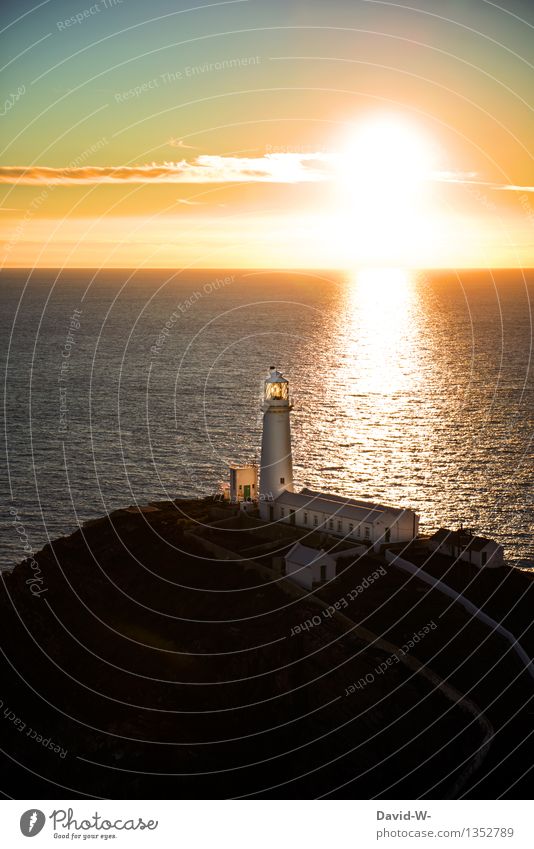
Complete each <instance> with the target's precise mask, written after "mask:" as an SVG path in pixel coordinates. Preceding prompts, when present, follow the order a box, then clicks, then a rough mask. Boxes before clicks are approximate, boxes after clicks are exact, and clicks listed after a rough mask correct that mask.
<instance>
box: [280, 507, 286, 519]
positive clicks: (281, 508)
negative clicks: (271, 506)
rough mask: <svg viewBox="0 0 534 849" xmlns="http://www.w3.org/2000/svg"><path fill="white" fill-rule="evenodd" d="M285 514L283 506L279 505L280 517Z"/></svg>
mask: <svg viewBox="0 0 534 849" xmlns="http://www.w3.org/2000/svg"><path fill="white" fill-rule="evenodd" d="M285 515H286V511H285V508H284V507H280V518H281V519H283V518H284V516H285Z"/></svg>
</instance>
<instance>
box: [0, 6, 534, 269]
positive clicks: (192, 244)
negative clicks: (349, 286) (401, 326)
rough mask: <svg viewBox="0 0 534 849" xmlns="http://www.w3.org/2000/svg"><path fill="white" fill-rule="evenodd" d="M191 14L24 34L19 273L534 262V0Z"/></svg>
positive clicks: (12, 159) (14, 97)
mask: <svg viewBox="0 0 534 849" xmlns="http://www.w3.org/2000/svg"><path fill="white" fill-rule="evenodd" d="M267 6H268V7H269V8H267ZM13 8H15V7H13ZM188 9H190V7H188V6H187V5H182V4H180V3H179V4H178V8H177V5H176V4H175V3H174V4H166V3H165V2H157V3H156V4H153V7H152V9H151V10H150V14H148V13H147V9H146V6H145V4H141V3H137V2H131V3H129V4H128V5H126V4H123V5H122V7H120V8H119V7H116V8H107V9H105V10H104V11H102V12H101V13H99V14H94V15H93V14H92V15H91V16H89V17H87V18H84V19H82V20H79V21H76V22H75V23H74V24H69V25H68V26H67V25H66V24H65V21H66V20H68V19H69V12H70V16H72V14H73V13H72V8H71V5H69V4H65V3H62V2H60V3H59V4H56V5H55V7H54V9H52V10H51V9H49V7H48V6H47V5H46V4H45V6H44V7H43V8H41V9H38V10H36V11H34V12H32V13H29V14H28V15H26V16H25V17H23V19H21V20H20V21H18V22H16V23H14V24H13V26H12V27H11V28H10V29H9V33H8V35H9V42H8V49H7V54H6V55H7V61H8V66H7V67H6V70H5V72H4V98H3V99H4V109H3V110H2V116H1V120H2V127H3V129H4V133H3V135H2V138H3V140H4V141H3V149H2V151H0V202H1V207H0V237H1V242H2V244H1V248H0V262H1V265H2V266H3V267H9V266H19V267H20V266H23V267H32V266H34V265H36V266H53V267H56V266H59V267H63V266H67V267H68V266H84V267H101V266H113V267H126V266H145V267H156V266H165V267H175V266H184V265H193V266H197V267H206V266H213V267H219V266H220V267H299V268H305V267H343V268H346V267H351V266H361V265H363V266H372V265H402V266H415V267H442V266H446V267H465V266H493V267H497V266H506V267H512V266H532V265H534V193H533V186H534V177H533V167H532V156H531V153H530V143H531V139H532V130H533V128H534V121H533V117H532V109H531V107H530V106H529V95H530V93H531V90H532V64H531V61H532V59H533V58H534V57H533V56H532V37H531V33H532V24H531V23H529V22H528V21H527V20H525V18H524V17H523V15H525V14H527V12H528V7H527V6H525V4H523V3H521V2H519V0H518V2H517V3H514V4H510V7H509V8H508V9H507V10H504V9H499V8H498V7H496V6H494V5H493V4H480V3H476V4H475V3H471V2H469V0H468V1H467V2H466V0H463V2H459V0H458V1H456V0H452V2H450V3H448V4H447V14H446V16H445V15H444V11H443V4H439V3H437V2H431V0H428V2H425V3H423V4H422V6H421V8H420V9H419V10H416V9H414V8H411V7H410V6H409V4H408V3H406V4H403V3H399V4H391V3H386V2H372V3H362V4H351V3H348V2H342V0H335V2H333V3H332V4H328V9H325V6H324V4H320V3H318V2H310V3H307V4H301V3H298V2H291V1H290V2H288V3H285V4H282V3H281V2H274V0H273V3H272V5H271V4H259V3H257V2H252V0H242V2H229V3H226V4H220V5H219V6H217V7H216V8H213V9H211V11H210V10H209V9H208V8H206V9H205V10H203V9H200V10H198V11H196V12H195V11H188ZM63 12H64V16H62V13H63ZM15 17H17V16H15V15H13V18H14V19H15ZM529 35H530V38H529ZM5 37H6V34H4V38H5Z"/></svg>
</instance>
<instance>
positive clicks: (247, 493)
mask: <svg viewBox="0 0 534 849" xmlns="http://www.w3.org/2000/svg"><path fill="white" fill-rule="evenodd" d="M243 498H244V499H245V501H250V484H249V483H247V484H245V486H244V487H243Z"/></svg>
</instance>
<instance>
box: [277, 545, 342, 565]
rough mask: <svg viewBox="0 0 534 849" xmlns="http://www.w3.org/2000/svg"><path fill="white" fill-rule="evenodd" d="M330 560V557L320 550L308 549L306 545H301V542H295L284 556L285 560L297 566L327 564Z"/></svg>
mask: <svg viewBox="0 0 534 849" xmlns="http://www.w3.org/2000/svg"><path fill="white" fill-rule="evenodd" d="M331 559H332V558H331V557H330V555H329V554H326V553H325V552H324V551H323V549H322V548H321V549H317V548H310V547H309V546H308V545H302V543H301V542H296V543H295V545H294V546H292V548H290V549H289V551H288V552H287V554H286V560H291V561H292V562H293V563H298V565H299V566H311V565H312V563H313V564H316V563H324V562H329V561H331Z"/></svg>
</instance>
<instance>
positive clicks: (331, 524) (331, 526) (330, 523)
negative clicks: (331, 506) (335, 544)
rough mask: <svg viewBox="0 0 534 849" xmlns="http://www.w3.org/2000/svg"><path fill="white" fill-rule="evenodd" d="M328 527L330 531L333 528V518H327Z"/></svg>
mask: <svg viewBox="0 0 534 849" xmlns="http://www.w3.org/2000/svg"><path fill="white" fill-rule="evenodd" d="M328 527H329V528H330V530H331V531H333V530H334V520H333V519H329V520H328Z"/></svg>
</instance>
